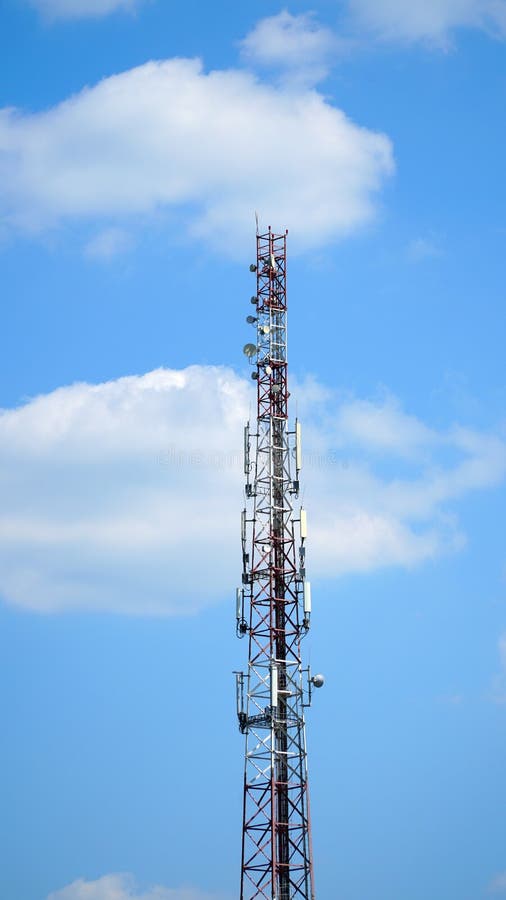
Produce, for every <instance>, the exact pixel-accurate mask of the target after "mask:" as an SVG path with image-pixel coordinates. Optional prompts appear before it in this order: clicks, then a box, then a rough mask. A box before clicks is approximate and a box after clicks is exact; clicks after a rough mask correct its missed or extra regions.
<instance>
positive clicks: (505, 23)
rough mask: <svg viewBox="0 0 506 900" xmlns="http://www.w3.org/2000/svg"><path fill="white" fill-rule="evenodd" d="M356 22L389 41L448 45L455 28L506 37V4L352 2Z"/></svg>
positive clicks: (487, 0)
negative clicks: (472, 29) (486, 31)
mask: <svg viewBox="0 0 506 900" xmlns="http://www.w3.org/2000/svg"><path fill="white" fill-rule="evenodd" d="M349 6H350V9H351V11H352V13H353V14H354V16H355V18H356V19H357V21H358V22H359V23H360V24H362V25H364V26H365V27H367V28H370V29H372V30H373V31H375V32H376V33H377V34H378V35H379V36H380V37H382V38H385V39H387V40H402V41H418V40H423V41H428V42H432V43H436V44H441V45H443V46H444V45H446V44H447V43H448V41H449V38H450V35H451V32H452V31H453V30H454V29H456V28H461V27H462V28H463V27H468V28H483V29H486V30H490V31H493V32H496V33H500V34H506V0H411V2H406V0H349Z"/></svg>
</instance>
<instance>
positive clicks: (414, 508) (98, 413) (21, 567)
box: [0, 366, 506, 615]
mask: <svg viewBox="0 0 506 900" xmlns="http://www.w3.org/2000/svg"><path fill="white" fill-rule="evenodd" d="M294 395H295V396H296V397H297V400H298V405H299V413H300V415H301V417H302V418H303V420H304V423H305V424H304V450H305V466H304V471H303V475H304V478H303V481H304V485H305V505H306V506H307V508H308V511H309V516H310V525H311V528H310V542H309V554H310V565H311V573H312V575H313V576H314V577H326V578H336V577H339V576H340V575H342V574H345V573H351V572H368V571H375V570H377V569H381V568H383V567H385V566H402V567H409V566H413V565H417V564H421V563H423V562H424V561H425V560H428V559H433V558H435V557H437V556H438V555H439V554H441V553H447V552H454V551H455V550H458V549H460V548H461V547H462V546H463V545H464V543H465V535H463V533H462V531H461V527H460V525H459V522H458V518H457V511H458V501H459V499H460V498H461V497H464V496H466V495H467V494H468V493H469V492H471V491H475V490H481V489H486V488H490V487H493V486H494V485H496V484H498V483H499V482H500V481H501V480H502V479H503V478H504V475H505V472H506V447H505V445H504V443H503V442H502V441H501V440H500V439H499V438H498V437H496V436H495V435H493V434H487V433H482V432H477V431H473V430H470V429H464V428H457V427H454V428H451V429H449V430H448V431H436V430H434V429H432V428H430V427H429V426H427V425H426V424H424V423H423V422H421V421H420V420H418V419H417V418H416V417H415V416H413V415H408V414H406V413H405V412H403V410H402V409H401V407H400V406H399V404H398V403H397V402H396V401H395V399H394V398H392V397H389V396H387V397H382V398H380V399H379V400H377V401H370V400H367V401H364V400H360V399H356V398H348V399H345V400H343V399H342V398H339V397H338V396H335V395H334V394H333V393H332V392H330V391H328V390H327V389H325V388H324V387H322V386H321V385H319V384H318V383H317V382H314V381H307V382H304V383H303V384H300V385H298V386H296V387H295V389H294ZM250 401H251V382H250V381H246V380H245V379H243V378H241V377H239V376H238V375H237V374H235V373H234V372H233V371H232V370H230V369H226V368H216V367H202V366H192V367H190V368H188V369H184V370H181V371H172V370H164V369H161V370H158V371H155V372H151V373H148V374H147V375H142V376H130V377H126V378H121V379H118V380H117V381H112V382H108V383H105V384H99V385H89V384H76V385H73V386H70V387H65V388H60V389H59V390H56V391H54V392H52V393H51V394H47V395H42V396H40V397H36V398H34V399H33V400H32V401H30V402H28V403H27V404H25V405H24V406H22V407H20V408H17V409H13V410H5V411H4V412H3V413H1V415H0V468H1V471H2V473H3V474H2V497H3V500H2V512H1V514H0V593H1V594H2V596H3V597H4V598H5V599H6V600H7V601H8V602H10V603H13V604H18V605H20V606H24V607H27V608H31V609H34V610H40V611H46V612H52V611H59V610H71V609H91V610H110V611H116V612H121V613H130V614H147V615H151V614H156V615H186V614H192V613H194V612H195V611H197V610H198V609H200V608H201V607H203V606H206V605H209V604H211V603H216V602H218V601H219V600H221V599H222V598H223V596H225V595H227V594H229V593H230V592H231V589H232V587H233V585H231V583H230V578H231V572H232V573H233V572H234V571H238V568H239V560H238V557H237V552H236V550H237V528H238V510H239V508H240V505H241V495H242V483H243V476H242V464H241V453H242V447H241V438H242V425H243V423H244V421H245V420H246V418H247V415H248V408H249V404H250ZM196 559H198V565H195V560H196Z"/></svg>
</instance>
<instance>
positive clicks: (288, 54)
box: [241, 10, 347, 84]
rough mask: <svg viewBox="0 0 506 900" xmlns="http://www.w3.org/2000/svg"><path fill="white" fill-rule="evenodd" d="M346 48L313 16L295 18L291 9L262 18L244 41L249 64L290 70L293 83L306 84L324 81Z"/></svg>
mask: <svg viewBox="0 0 506 900" xmlns="http://www.w3.org/2000/svg"><path fill="white" fill-rule="evenodd" d="M346 46H347V45H346V43H345V42H344V41H343V40H341V39H339V38H338V37H337V35H335V34H334V32H333V31H331V30H330V29H329V28H325V27H323V26H322V25H319V24H318V22H317V21H316V20H315V18H314V15H313V14H312V13H303V14H301V15H298V16H292V15H291V13H289V12H287V10H283V11H282V12H280V13H278V14H277V15H275V16H270V17H268V18H266V19H261V20H260V21H259V22H258V23H257V25H256V26H255V28H254V29H253V30H252V31H251V32H250V33H249V34H248V35H247V36H246V37H245V38H244V40H243V41H241V50H242V55H243V57H244V59H245V60H246V61H247V62H250V63H252V64H253V65H258V66H265V67H267V68H281V69H285V70H288V72H289V76H290V78H291V80H292V81H293V80H295V81H296V82H297V83H306V84H316V83H317V82H318V81H320V80H321V79H322V78H324V77H325V76H326V74H327V72H328V68H329V65H330V64H331V62H332V60H333V59H334V58H335V57H336V56H337V54H338V53H341V52H342V51H343V50H344V48H345V47H346Z"/></svg>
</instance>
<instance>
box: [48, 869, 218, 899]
mask: <svg viewBox="0 0 506 900" xmlns="http://www.w3.org/2000/svg"><path fill="white" fill-rule="evenodd" d="M47 900H225V897H224V895H220V896H218V895H217V894H208V893H205V894H204V893H203V892H202V891H199V890H197V889H196V888H191V887H181V888H177V889H173V888H166V887H162V886H160V885H157V886H155V887H151V888H148V889H147V890H146V891H141V890H140V889H139V888H138V887H137V886H136V883H135V880H134V878H133V877H132V876H131V875H127V874H119V875H104V876H103V877H102V878H98V879H97V880H96V881H85V880H84V879H82V878H80V879H78V880H77V881H74V882H72V884H69V885H67V886H66V887H64V888H62V889H61V890H59V891H54V892H53V893H51V894H49V896H48V897H47Z"/></svg>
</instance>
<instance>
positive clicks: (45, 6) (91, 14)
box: [29, 0, 144, 19]
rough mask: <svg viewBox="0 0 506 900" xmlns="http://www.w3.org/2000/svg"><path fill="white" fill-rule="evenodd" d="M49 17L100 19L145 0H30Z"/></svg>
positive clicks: (132, 7) (129, 8)
mask: <svg viewBox="0 0 506 900" xmlns="http://www.w3.org/2000/svg"><path fill="white" fill-rule="evenodd" d="M29 2H30V3H31V5H32V6H34V7H35V8H36V9H38V10H39V12H40V13H42V15H44V16H45V17H46V18H48V19H87V18H92V19H99V18H102V17H103V16H108V15H110V14H111V13H113V12H119V11H120V10H122V11H132V10H134V9H136V8H137V7H138V6H139V5H140V4H141V3H142V2H144V0H29Z"/></svg>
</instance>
